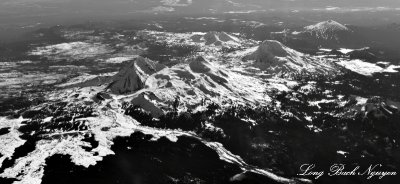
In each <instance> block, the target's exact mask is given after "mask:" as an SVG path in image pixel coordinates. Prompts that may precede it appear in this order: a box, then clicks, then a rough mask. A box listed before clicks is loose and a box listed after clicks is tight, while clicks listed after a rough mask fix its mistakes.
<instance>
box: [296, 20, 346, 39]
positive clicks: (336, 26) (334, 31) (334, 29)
mask: <svg viewBox="0 0 400 184" xmlns="http://www.w3.org/2000/svg"><path fill="white" fill-rule="evenodd" d="M304 32H308V33H310V34H311V35H313V36H315V37H316V38H318V39H325V40H330V39H331V40H332V39H333V40H339V39H340V38H339V37H340V34H343V33H349V32H351V30H350V29H349V28H347V27H346V26H345V25H343V24H340V23H338V22H336V21H334V20H328V21H323V22H319V23H317V24H314V25H310V26H306V27H304Z"/></svg>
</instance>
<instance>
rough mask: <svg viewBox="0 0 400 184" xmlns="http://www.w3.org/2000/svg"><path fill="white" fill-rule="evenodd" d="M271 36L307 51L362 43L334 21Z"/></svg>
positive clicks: (343, 26)
mask: <svg viewBox="0 0 400 184" xmlns="http://www.w3.org/2000/svg"><path fill="white" fill-rule="evenodd" d="M270 36H271V38H273V39H276V40H279V41H281V42H283V43H285V44H289V45H290V46H291V47H295V48H306V49H305V50H307V49H315V48H319V47H328V48H340V47H342V46H344V45H354V44H360V42H361V40H359V38H358V37H356V36H355V34H354V31H353V30H352V29H350V28H349V27H347V26H345V25H343V24H341V23H339V22H336V21H334V20H328V21H323V22H319V23H316V24H313V25H309V26H306V27H304V28H300V29H296V30H289V29H285V30H283V31H281V32H272V33H271V34H270Z"/></svg>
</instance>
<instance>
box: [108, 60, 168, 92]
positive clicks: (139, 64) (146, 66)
mask: <svg viewBox="0 0 400 184" xmlns="http://www.w3.org/2000/svg"><path fill="white" fill-rule="evenodd" d="M163 68H165V66H164V65H162V64H159V63H156V62H154V61H151V60H150V59H147V58H143V57H140V56H139V57H137V58H136V59H134V60H132V61H130V62H128V63H127V64H126V65H125V66H124V67H123V68H122V69H121V70H120V71H119V72H118V73H117V74H116V75H115V76H114V78H113V82H112V83H111V84H110V85H109V87H108V88H109V89H110V90H111V92H112V93H114V94H126V93H131V92H135V91H138V90H140V89H143V88H144V83H145V81H146V79H147V78H148V77H149V76H150V75H152V74H154V73H156V72H158V71H160V70H162V69H163Z"/></svg>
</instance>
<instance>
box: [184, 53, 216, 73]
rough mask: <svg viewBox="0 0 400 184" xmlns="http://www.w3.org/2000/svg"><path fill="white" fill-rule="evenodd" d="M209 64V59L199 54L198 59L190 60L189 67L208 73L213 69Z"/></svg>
mask: <svg viewBox="0 0 400 184" xmlns="http://www.w3.org/2000/svg"><path fill="white" fill-rule="evenodd" d="M207 65H209V62H208V61H207V59H206V58H204V57H203V56H198V57H197V58H196V59H194V60H192V61H191V62H190V64H189V67H190V69H191V70H192V71H193V72H196V73H207V72H209V71H210V70H211V69H210V67H208V66H207Z"/></svg>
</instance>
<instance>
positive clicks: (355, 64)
mask: <svg viewBox="0 0 400 184" xmlns="http://www.w3.org/2000/svg"><path fill="white" fill-rule="evenodd" d="M337 64H339V65H341V66H343V67H345V68H347V69H349V70H351V71H353V72H356V73H359V74H361V75H365V76H372V75H373V74H374V73H397V72H398V71H397V70H395V69H399V68H400V66H394V65H390V66H388V67H387V68H382V67H380V66H378V65H376V64H374V63H368V62H365V61H362V60H358V59H357V60H350V61H346V60H340V61H339V62H338V63H337Z"/></svg>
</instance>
